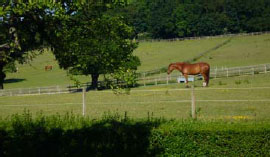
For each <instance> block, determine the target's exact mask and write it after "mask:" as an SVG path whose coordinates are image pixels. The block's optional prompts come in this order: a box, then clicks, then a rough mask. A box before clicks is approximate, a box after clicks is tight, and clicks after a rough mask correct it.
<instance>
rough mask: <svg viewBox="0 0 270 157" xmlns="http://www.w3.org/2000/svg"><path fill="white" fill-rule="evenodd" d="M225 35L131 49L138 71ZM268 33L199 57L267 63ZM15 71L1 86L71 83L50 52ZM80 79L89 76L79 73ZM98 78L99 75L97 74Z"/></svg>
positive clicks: (186, 55)
mask: <svg viewBox="0 0 270 157" xmlns="http://www.w3.org/2000/svg"><path fill="white" fill-rule="evenodd" d="M227 39H228V37H224V38H212V39H201V40H185V41H174V42H167V41H162V42H142V43H140V44H139V47H138V48H137V49H136V50H135V52H134V53H135V55H137V56H139V58H140V59H141V63H142V64H141V66H140V67H139V68H138V72H142V71H148V70H153V69H158V68H161V67H164V66H167V65H168V64H169V63H171V62H181V61H184V60H187V59H191V58H193V57H194V56H196V55H198V54H200V53H201V52H204V51H207V50H209V49H211V48H213V47H215V46H216V45H218V44H220V43H223V42H224V41H226V40H227ZM269 50H270V34H264V35H258V36H243V37H234V38H233V39H232V40H231V42H230V43H228V44H227V45H225V46H223V47H221V48H220V49H217V50H215V51H212V52H210V53H209V54H207V55H206V56H205V57H202V58H201V59H200V60H199V61H206V62H209V63H210V65H211V66H212V67H233V66H247V65H256V64H264V63H270V53H269ZM46 65H53V70H52V71H45V70H44V67H45V66H46ZM18 68H19V72H18V73H9V74H7V78H6V83H5V84H4V86H5V88H6V89H8V88H29V87H40V86H54V85H69V84H73V83H72V81H70V80H69V78H68V77H67V75H66V72H65V71H64V70H62V69H59V66H58V64H57V61H55V59H54V56H53V55H52V54H51V53H50V52H45V53H44V54H42V55H40V56H37V58H35V59H34V60H33V61H32V62H31V65H29V64H25V65H18ZM78 79H79V80H81V82H89V81H90V77H87V76H79V77H78ZM101 79H102V77H101Z"/></svg>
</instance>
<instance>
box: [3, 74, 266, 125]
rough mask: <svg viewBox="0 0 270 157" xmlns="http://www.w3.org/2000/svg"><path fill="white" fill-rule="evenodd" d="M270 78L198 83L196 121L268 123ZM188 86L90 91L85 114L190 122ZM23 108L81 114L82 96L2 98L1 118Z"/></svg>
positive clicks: (241, 78) (94, 116) (55, 112)
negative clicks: (161, 118) (221, 120)
mask: <svg viewBox="0 0 270 157" xmlns="http://www.w3.org/2000/svg"><path fill="white" fill-rule="evenodd" d="M269 75H270V74H259V75H254V76H242V77H232V78H227V79H212V80H211V83H210V87H208V88H203V87H202V81H200V82H195V97H196V105H197V115H198V119H202V120H215V119H223V120H228V121H230V120H251V121H253V120H255V121H256V120H258V121H267V120H269V119H270V115H269V114H268V113H269V111H270V105H269V103H270V82H269V81H268V78H269ZM247 80H248V81H247ZM236 81H238V83H236ZM220 82H222V83H220ZM239 82H241V83H239ZM184 86H185V85H184V84H171V85H160V86H149V87H140V88H137V89H131V91H130V92H129V93H127V94H118V95H117V94H114V93H113V91H111V90H107V91H88V92H87V93H86V115H88V116H89V117H92V118H93V119H98V118H100V117H102V115H104V113H117V114H119V115H122V116H124V115H128V116H129V117H131V118H139V119H141V118H147V117H149V116H153V117H156V118H157V117H159V118H160V117H164V118H166V119H188V118H190V113H191V109H190V105H191V103H190V100H191V88H185V87H184ZM264 87H268V88H264ZM228 100H229V101H228ZM25 109H27V110H29V111H30V112H31V113H35V112H40V111H43V112H44V114H46V115H53V114H57V113H58V114H65V113H66V112H73V113H74V114H78V115H81V114H82V93H73V94H56V95H34V96H15V97H0V116H2V117H7V116H9V115H11V114H14V113H22V112H23V111H24V110H25Z"/></svg>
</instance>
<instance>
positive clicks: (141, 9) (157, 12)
mask: <svg viewBox="0 0 270 157" xmlns="http://www.w3.org/2000/svg"><path fill="white" fill-rule="evenodd" d="M269 6H270V3H269V1H268V0H258V1H253V0H239V1H235V0H226V1H225V0H220V1H216V0H210V1H201V0H192V1H191V0H185V1H178V0H169V1H160V0H158V1H141V0H137V1H134V2H132V3H131V4H129V5H128V6H126V7H125V8H124V9H122V10H121V9H120V10H119V9H117V10H116V11H115V12H117V13H118V14H121V15H123V16H124V17H125V19H126V20H127V21H128V22H129V23H130V24H131V25H132V26H134V27H135V30H136V33H137V34H141V33H145V32H147V33H150V34H151V37H152V38H173V37H189V36H209V35H218V34H226V33H239V32H257V31H269V30H270V23H269V21H270V20H269V16H268V15H269V13H270V9H269V8H270V7H269Z"/></svg>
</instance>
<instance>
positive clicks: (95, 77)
mask: <svg viewBox="0 0 270 157" xmlns="http://www.w3.org/2000/svg"><path fill="white" fill-rule="evenodd" d="M91 77H92V85H91V86H92V88H93V89H97V87H98V77H99V74H91Z"/></svg>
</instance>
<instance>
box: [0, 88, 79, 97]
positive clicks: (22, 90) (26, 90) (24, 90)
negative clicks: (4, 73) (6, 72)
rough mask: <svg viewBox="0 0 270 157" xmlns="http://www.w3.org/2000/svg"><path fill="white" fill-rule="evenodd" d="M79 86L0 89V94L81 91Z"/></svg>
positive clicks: (15, 94) (14, 94)
mask: <svg viewBox="0 0 270 157" xmlns="http://www.w3.org/2000/svg"><path fill="white" fill-rule="evenodd" d="M81 91H82V89H81V88H74V87H73V88H71V87H62V86H51V87H36V88H20V89H5V90H0V96H20V95H41V94H62V93H73V92H81Z"/></svg>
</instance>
